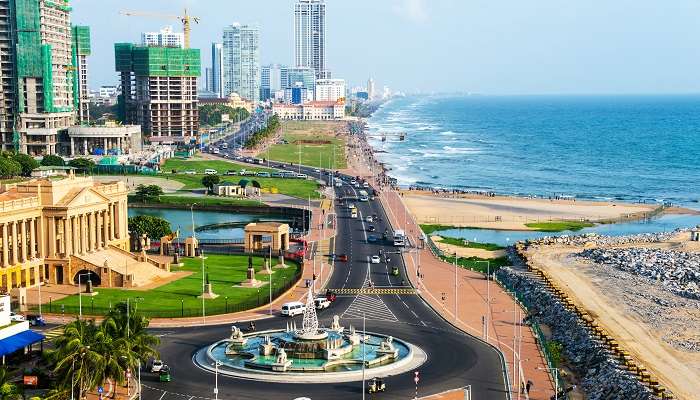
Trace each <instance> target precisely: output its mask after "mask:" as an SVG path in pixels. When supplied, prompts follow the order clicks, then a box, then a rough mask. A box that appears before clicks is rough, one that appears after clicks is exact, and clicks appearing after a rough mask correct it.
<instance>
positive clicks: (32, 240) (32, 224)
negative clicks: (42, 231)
mask: <svg viewBox="0 0 700 400" xmlns="http://www.w3.org/2000/svg"><path fill="white" fill-rule="evenodd" d="M35 258H36V218H32V219H30V220H29V259H30V260H33V259H35Z"/></svg>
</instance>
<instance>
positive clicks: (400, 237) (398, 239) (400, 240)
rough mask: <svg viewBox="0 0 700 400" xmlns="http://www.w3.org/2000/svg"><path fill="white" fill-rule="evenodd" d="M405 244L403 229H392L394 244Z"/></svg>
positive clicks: (398, 245)
mask: <svg viewBox="0 0 700 400" xmlns="http://www.w3.org/2000/svg"><path fill="white" fill-rule="evenodd" d="M405 245H406V233H405V232H404V231H403V229H397V230H395V231H394V246H397V247H403V246H405Z"/></svg>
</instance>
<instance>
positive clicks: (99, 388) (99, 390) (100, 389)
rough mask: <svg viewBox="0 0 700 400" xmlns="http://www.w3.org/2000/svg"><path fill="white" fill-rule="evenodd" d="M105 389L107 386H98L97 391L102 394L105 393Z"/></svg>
mask: <svg viewBox="0 0 700 400" xmlns="http://www.w3.org/2000/svg"><path fill="white" fill-rule="evenodd" d="M104 391H105V388H103V387H102V386H98V387H97V393H99V394H102V393H104Z"/></svg>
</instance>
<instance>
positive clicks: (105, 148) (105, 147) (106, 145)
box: [104, 138, 108, 155]
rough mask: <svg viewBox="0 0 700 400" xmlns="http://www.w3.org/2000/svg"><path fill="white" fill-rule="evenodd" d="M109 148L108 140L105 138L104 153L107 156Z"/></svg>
mask: <svg viewBox="0 0 700 400" xmlns="http://www.w3.org/2000/svg"><path fill="white" fill-rule="evenodd" d="M107 147H108V144H107V138H104V152H105V155H107Z"/></svg>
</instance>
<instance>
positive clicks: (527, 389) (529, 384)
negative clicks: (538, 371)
mask: <svg viewBox="0 0 700 400" xmlns="http://www.w3.org/2000/svg"><path fill="white" fill-rule="evenodd" d="M533 385H534V383H532V381H531V380H529V379H528V381H527V383H526V384H525V393H527V394H530V389H531V388H532V386H533Z"/></svg>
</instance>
